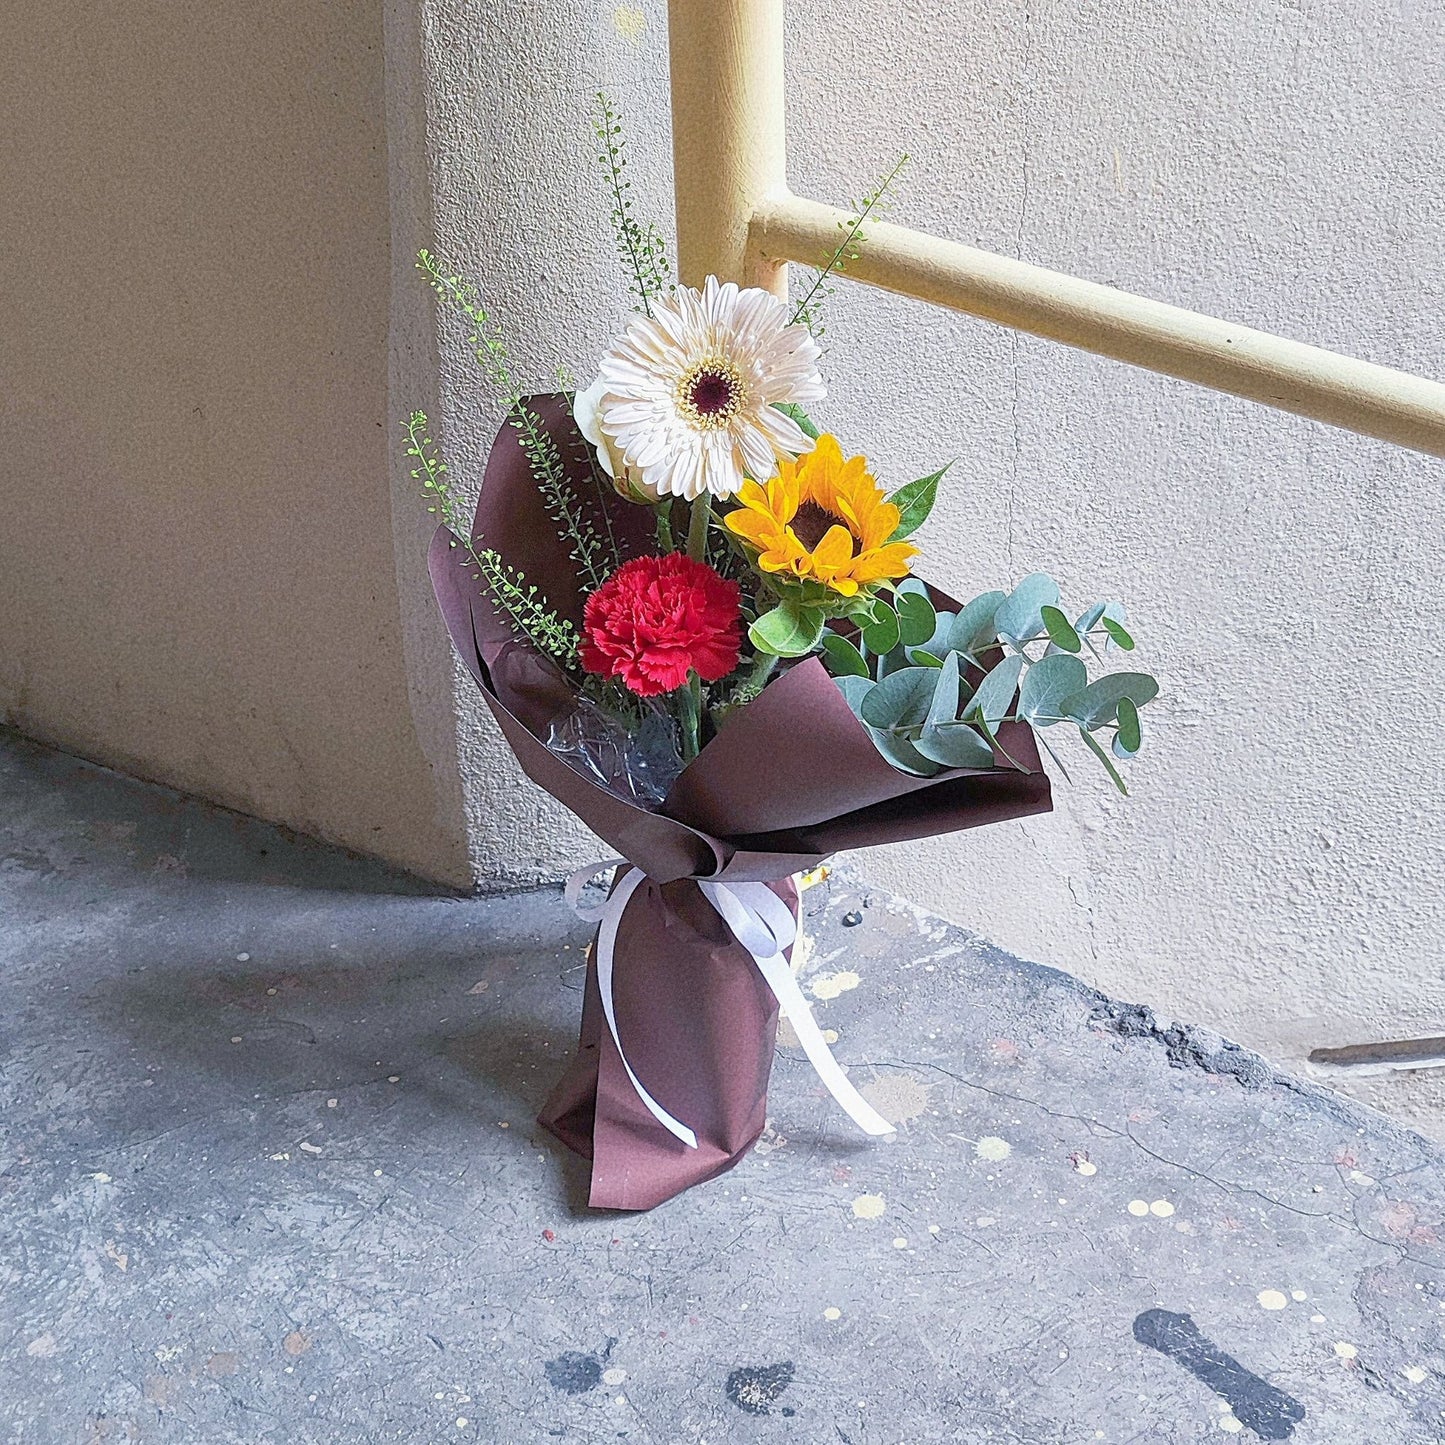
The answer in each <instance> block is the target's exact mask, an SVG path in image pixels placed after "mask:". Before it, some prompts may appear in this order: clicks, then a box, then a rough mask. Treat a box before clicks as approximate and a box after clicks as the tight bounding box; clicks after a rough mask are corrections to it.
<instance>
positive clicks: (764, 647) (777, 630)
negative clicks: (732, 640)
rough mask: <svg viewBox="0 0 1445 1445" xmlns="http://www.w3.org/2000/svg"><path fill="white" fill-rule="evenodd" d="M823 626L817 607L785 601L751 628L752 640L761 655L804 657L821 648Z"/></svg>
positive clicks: (749, 631) (822, 618)
mask: <svg viewBox="0 0 1445 1445" xmlns="http://www.w3.org/2000/svg"><path fill="white" fill-rule="evenodd" d="M823 622H824V617H823V614H822V613H821V612H820V611H818V609H817V608H816V607H801V606H799V605H798V604H797V603H796V602H792V601H785V602H780V603H778V605H777V606H776V607H774V608H773V610H772V611H771V612H765V613H763V615H762V616H761V617H759V618H758V620H757V621H756V622H754V623H753V625H752V626H751V627H749V628H748V637H749V638H750V639H751V640H752V644H753V646H754V647H756V648H757V650H758V651H759V652H766V653H769V654H771V655H772V656H773V657H802V656H803V655H804V653H808V652H811V651H812V650H813V649H814V648H815V647H816V646H817V645H818V639H819V638H820V637H821V636H822V635H823Z"/></svg>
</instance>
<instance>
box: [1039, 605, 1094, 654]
mask: <svg viewBox="0 0 1445 1445" xmlns="http://www.w3.org/2000/svg"><path fill="white" fill-rule="evenodd" d="M1039 616H1040V618H1041V619H1042V620H1043V624H1044V631H1045V632H1047V633H1048V634H1049V641H1050V642H1052V643H1053V644H1054V646H1055V647H1061V648H1062V649H1063V650H1064V651H1065V652H1082V651H1083V650H1084V644H1083V641H1082V639H1081V638H1080V637H1079V634H1078V633H1077V632H1075V631H1074V627H1073V624H1072V623H1071V622H1070V621H1069V619H1068V618H1067V617H1065V616H1064V614H1063V613H1062V612H1060V611H1059V609H1058V608H1057V607H1054V606H1053V605H1051V604H1045V605H1044V606H1043V607H1040V608H1039Z"/></svg>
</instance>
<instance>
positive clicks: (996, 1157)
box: [973, 1134, 1014, 1164]
mask: <svg viewBox="0 0 1445 1445" xmlns="http://www.w3.org/2000/svg"><path fill="white" fill-rule="evenodd" d="M1013 1151H1014V1146H1013V1145H1012V1144H1010V1143H1009V1141H1008V1140H1007V1139H1000V1138H999V1137H998V1135H997V1134H985V1135H984V1136H983V1138H982V1139H980V1140H979V1141H978V1143H976V1144H975V1145H974V1146H973V1152H974V1153H975V1154H976V1155H978V1157H979V1158H980V1159H987V1160H988V1161H989V1163H991V1164H999V1163H1001V1162H1002V1161H1003V1160H1005V1159H1007V1158H1008V1156H1009V1155H1010V1154H1012V1153H1013Z"/></svg>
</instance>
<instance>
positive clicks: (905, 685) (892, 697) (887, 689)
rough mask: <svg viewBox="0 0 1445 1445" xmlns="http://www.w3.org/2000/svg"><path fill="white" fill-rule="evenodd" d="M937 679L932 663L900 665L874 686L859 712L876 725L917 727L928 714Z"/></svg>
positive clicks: (867, 720) (864, 719) (882, 726)
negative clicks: (900, 666)
mask: <svg viewBox="0 0 1445 1445" xmlns="http://www.w3.org/2000/svg"><path fill="white" fill-rule="evenodd" d="M937 682H938V674H937V673H936V672H935V671H934V670H933V669H932V668H931V667H904V668H900V669H899V670H898V671H897V672H891V673H889V674H888V676H887V677H885V678H884V679H883V681H882V682H880V683H878V684H877V685H876V686H875V687H874V688H873V690H872V691H871V692H870V693H869V694H868V696H867V697H866V698H865V699H864V700H863V705H862V708H861V709H860V716H861V717H862V719H863V721H864V722H866V723H869V724H870V725H871V726H873V727H875V728H906V727H916V726H917V725H918V724H919V723H921V722H922V721H923V720H924V719H925V718H926V717H927V716H928V709H929V706H930V705H931V703H932V702H933V693H934V689H935V687H936V686H937Z"/></svg>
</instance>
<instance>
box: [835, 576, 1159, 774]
mask: <svg viewBox="0 0 1445 1445" xmlns="http://www.w3.org/2000/svg"><path fill="white" fill-rule="evenodd" d="M1058 603H1059V588H1058V584H1057V583H1056V582H1055V581H1054V580H1053V578H1051V577H1049V576H1047V575H1046V574H1044V573H1042V572H1035V573H1033V574H1032V575H1031V576H1028V577H1025V578H1024V580H1023V581H1022V582H1020V583H1019V585H1018V586H1017V587H1015V588H1014V589H1013V591H1012V592H1009V593H1003V592H985V593H983V594H981V595H980V596H978V597H975V598H974V599H973V601H972V602H970V603H969V604H968V605H967V606H966V607H964V608H963V609H962V610H960V611H958V612H947V611H944V612H938V611H935V609H934V607H933V604H932V602H931V601H930V600H929V597H928V592H927V589H926V588H925V587H924V585H923V583H921V582H919V581H918V580H917V579H916V578H908V579H906V580H905V581H903V582H901V583H900V584H899V585H898V588H897V590H896V591H895V593H894V594H893V600H892V602H891V603H889V602H886V601H884V600H883V599H882V598H874V599H873V600H872V602H871V604H870V607H869V612H868V615H867V617H866V618H863V617H857V618H855V619H854V620H855V621H857V622H858V623H859V630H858V633H857V636H856V640H854V639H853V638H850V637H848V636H845V635H843V634H842V633H840V632H834V631H827V632H823V633H822V634H821V635H820V636H819V638H818V639H817V642H816V644H815V645H817V646H819V647H821V649H822V653H823V659H824V662H825V663H826V665H827V667H828V670H829V671H830V672H831V673H832V674H833V676H834V678H835V679H836V681H837V683H838V686H839V688H840V689H841V691H842V693H843V696H844V697H845V698H846V699H847V700H848V704H849V706H850V707H851V708H852V709H853V711H854V712H855V713H856V714H857V716H858V719H859V721H860V722H862V724H863V726H864V727H865V728H866V729H867V730H868V733H869V736H870V737H871V738H872V739H873V742H874V744H875V745H876V746H877V748H878V751H879V752H881V753H882V754H883V756H884V757H885V758H887V759H888V761H889V762H891V763H892V764H893V765H894V766H895V767H897V768H901V769H902V770H903V771H904V772H908V773H917V774H919V775H921V776H924V777H931V776H932V775H933V774H935V773H937V772H939V771H940V770H941V769H943V768H990V767H993V766H994V755H995V752H997V753H1000V754H1002V755H1003V756H1004V757H1005V758H1006V759H1008V761H1009V762H1010V763H1013V764H1014V766H1016V767H1017V766H1020V764H1019V763H1018V762H1017V760H1016V759H1014V758H1012V757H1010V756H1009V754H1008V752H1007V750H1006V748H1005V747H1004V745H1003V743H1002V742H1001V741H1000V737H999V729H1000V728H1001V727H1002V726H1003V725H1004V724H1005V723H1016V722H1023V723H1028V724H1029V726H1030V727H1031V728H1033V730H1034V732H1035V735H1036V736H1037V737H1038V740H1039V742H1040V743H1041V744H1042V745H1043V747H1044V748H1045V750H1046V751H1047V752H1048V754H1049V756H1050V757H1052V758H1053V759H1054V761H1055V762H1056V763H1058V765H1059V768H1060V771H1061V772H1062V773H1063V775H1064V777H1065V779H1068V776H1069V774H1068V770H1067V769H1066V768H1065V767H1064V764H1063V762H1062V760H1061V759H1060V758H1059V756H1058V754H1057V753H1056V752H1055V751H1054V749H1053V747H1052V745H1051V744H1050V743H1049V741H1048V739H1047V738H1045V737H1044V736H1043V730H1044V729H1047V728H1052V727H1055V726H1057V725H1059V724H1064V723H1068V724H1072V725H1073V726H1074V727H1075V728H1077V730H1078V732H1079V735H1080V737H1081V738H1082V739H1083V741H1084V743H1085V745H1086V746H1087V747H1088V749H1089V751H1090V752H1091V753H1093V755H1094V756H1095V757H1096V758H1097V759H1098V760H1099V762H1100V763H1102V764H1103V766H1104V768H1105V770H1106V771H1107V772H1108V774H1109V777H1110V779H1111V780H1112V781H1113V783H1114V786H1115V787H1117V788H1118V790H1119V791H1120V792H1121V793H1124V794H1127V793H1128V791H1129V790H1128V788H1126V787H1125V786H1124V779H1123V778H1122V776H1121V775H1120V773H1119V769H1118V768H1117V767H1116V766H1115V762H1114V760H1115V759H1116V758H1118V759H1121V760H1123V759H1128V758H1132V757H1134V756H1135V754H1137V753H1138V752H1139V750H1140V748H1141V747H1142V746H1143V732H1142V730H1141V728H1140V724H1139V709H1140V708H1142V707H1144V706H1145V705H1146V704H1148V703H1150V702H1152V701H1153V700H1154V698H1155V697H1156V696H1157V695H1158V693H1159V684H1158V682H1157V681H1156V680H1155V679H1154V678H1153V677H1151V676H1150V675H1149V674H1148V673H1146V672H1109V673H1105V674H1103V675H1102V676H1100V677H1097V678H1095V679H1094V680H1093V681H1090V679H1089V671H1088V667H1087V666H1086V664H1085V662H1084V660H1083V657H1082V655H1081V654H1082V653H1084V652H1085V651H1086V650H1087V651H1088V652H1089V653H1091V654H1092V655H1093V656H1094V657H1095V658H1097V659H1100V660H1102V659H1103V657H1104V654H1105V652H1106V651H1107V650H1108V649H1109V648H1111V647H1117V648H1119V649H1120V650H1121V651H1124V652H1132V651H1133V650H1134V646H1135V644H1134V639H1133V637H1132V636H1131V635H1130V633H1129V631H1128V629H1127V628H1126V627H1125V625H1124V611H1123V608H1122V607H1121V606H1120V605H1119V604H1118V603H1113V602H1099V603H1095V604H1094V606H1092V607H1090V608H1089V609H1088V610H1087V611H1085V612H1084V613H1082V614H1081V615H1080V616H1079V618H1078V619H1077V621H1074V622H1070V621H1069V619H1068V616H1067V615H1066V614H1065V613H1064V612H1063V610H1062V609H1061V608H1060V607H1059V605H1058ZM1031 648H1035V649H1039V650H1038V651H1037V653H1035V652H1034V651H1031V650H1030V649H1031ZM1095 734H1105V735H1107V736H1108V740H1109V750H1108V751H1105V749H1104V747H1103V746H1102V745H1101V743H1100V742H1099V739H1098V737H1096V736H1095ZM1111 754H1112V756H1111Z"/></svg>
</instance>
